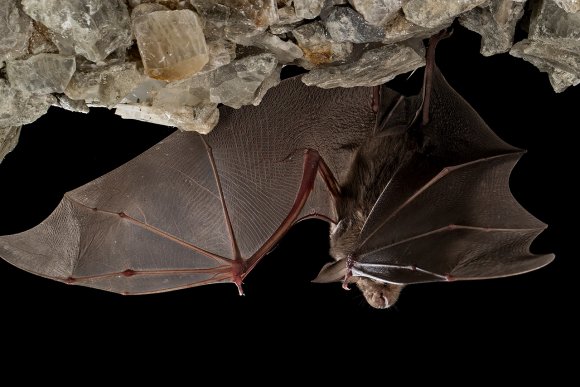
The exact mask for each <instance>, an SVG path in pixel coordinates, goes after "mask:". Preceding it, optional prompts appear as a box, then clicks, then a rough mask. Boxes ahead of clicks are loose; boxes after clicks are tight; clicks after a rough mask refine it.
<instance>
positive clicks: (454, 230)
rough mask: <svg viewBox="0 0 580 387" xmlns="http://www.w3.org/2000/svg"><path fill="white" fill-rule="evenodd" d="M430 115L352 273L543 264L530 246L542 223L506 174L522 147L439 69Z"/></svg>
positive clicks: (506, 271) (501, 269)
mask: <svg viewBox="0 0 580 387" xmlns="http://www.w3.org/2000/svg"><path fill="white" fill-rule="evenodd" d="M429 113H430V121H429V123H428V124H427V125H426V126H425V127H422V128H421V129H420V130H421V132H422V135H423V140H424V141H425V146H424V151H422V152H418V153H416V154H414V155H413V156H412V157H411V159H410V161H409V162H408V163H406V164H405V165H403V166H402V167H401V168H400V169H399V170H398V171H397V173H396V174H395V175H394V177H393V178H392V179H391V181H390V182H389V183H388V184H387V186H386V187H385V188H384V190H383V192H382V193H381V196H380V198H379V200H378V201H377V202H376V204H375V205H374V208H373V210H372V212H371V213H370V215H369V217H368V219H367V221H366V223H365V225H364V227H363V229H362V232H361V234H360V239H359V241H360V245H359V248H358V249H357V250H356V251H355V253H354V260H353V262H352V273H353V275H362V276H367V277H371V278H375V279H379V280H382V281H388V282H393V283H401V284H406V283H415V282H427V281H442V280H452V279H477V278H490V277H502V276H509V275H514V274H518V273H522V272H526V271H530V270H534V269H537V268H539V267H541V266H544V265H546V264H547V263H549V262H550V261H551V260H552V259H553V255H551V254H550V255H532V254H531V253H530V252H529V246H530V244H531V242H532V241H533V240H534V238H535V237H536V236H537V235H538V234H539V233H540V232H541V231H542V230H543V229H544V228H545V225H544V224H543V223H541V222H540V221H539V220H537V219H536V218H534V217H533V216H532V215H530V214H529V213H528V212H527V211H526V210H525V209H524V208H522V207H521V206H520V205H519V204H518V203H517V201H516V200H515V198H514V197H513V196H512V195H511V193H510V190H509V176H510V173H511V170H512V168H513V167H514V165H515V164H516V162H517V161H518V160H519V158H520V157H521V155H522V153H523V152H522V151H521V150H519V149H517V148H514V147H512V146H510V145H508V144H506V143H505V142H503V141H502V140H501V139H499V138H498V137H497V136H496V135H495V134H494V133H493V132H492V131H491V130H490V129H489V127H488V126H487V125H486V124H485V123H484V122H483V120H482V119H481V118H480V117H479V115H478V114H477V113H476V112H475V111H474V110H473V109H472V108H471V107H470V106H469V104H468V103H467V102H466V101H465V100H464V99H463V98H462V97H461V96H459V95H458V94H457V93H456V92H455V91H454V90H453V89H452V88H451V87H450V86H449V84H448V83H447V82H446V80H445V79H444V78H443V76H442V75H441V73H440V72H439V71H438V70H435V72H434V79H433V87H432V94H431V105H430V112H429Z"/></svg>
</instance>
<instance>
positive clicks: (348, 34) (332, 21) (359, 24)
mask: <svg viewBox="0 0 580 387" xmlns="http://www.w3.org/2000/svg"><path fill="white" fill-rule="evenodd" d="M324 23H325V26H326V29H327V30H328V32H329V33H330V36H331V37H332V39H333V40H334V41H336V42H339V43H340V42H352V43H369V42H380V41H382V40H383V39H384V37H385V32H384V29H383V28H382V27H378V26H374V25H372V24H369V23H368V22H367V21H366V20H365V19H364V18H363V17H362V15H361V14H359V13H357V12H356V11H355V10H353V9H352V8H349V7H334V8H333V9H332V10H331V11H330V12H329V14H328V17H327V18H326V20H325V22H324Z"/></svg>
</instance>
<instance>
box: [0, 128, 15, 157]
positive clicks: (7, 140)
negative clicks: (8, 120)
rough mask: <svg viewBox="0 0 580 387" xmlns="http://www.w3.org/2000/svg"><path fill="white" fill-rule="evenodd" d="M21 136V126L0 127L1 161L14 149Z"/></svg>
mask: <svg viewBox="0 0 580 387" xmlns="http://www.w3.org/2000/svg"><path fill="white" fill-rule="evenodd" d="M18 137H20V126H9V127H7V128H2V127H0V163H1V162H2V160H4V157H6V155H7V154H8V153H10V152H12V151H13V150H14V147H16V144H17V143H18Z"/></svg>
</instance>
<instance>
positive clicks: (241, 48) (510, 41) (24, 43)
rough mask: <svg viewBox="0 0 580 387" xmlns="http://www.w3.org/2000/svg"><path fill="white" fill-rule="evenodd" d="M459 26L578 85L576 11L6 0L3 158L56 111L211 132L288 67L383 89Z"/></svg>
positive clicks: (534, 5)
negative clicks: (30, 127) (522, 33)
mask: <svg viewBox="0 0 580 387" xmlns="http://www.w3.org/2000/svg"><path fill="white" fill-rule="evenodd" d="M455 19H458V20H459V22H460V23H461V24H462V25H464V26H465V27H467V28H469V29H471V30H473V31H475V32H477V33H478V34H480V35H481V37H482V40H481V53H482V54H483V55H486V56H488V55H495V54H498V53H504V52H508V51H509V52H510V54H511V55H513V56H517V57H521V58H523V59H525V60H527V61H529V62H531V63H533V64H534V65H536V66H537V67H538V68H539V69H540V70H541V71H545V72H547V73H548V76H549V80H550V82H551V83H552V85H553V87H554V89H555V90H556V91H563V90H564V89H566V88H567V87H569V86H571V85H576V84H578V83H580V0H534V1H530V2H526V0H457V1H442V0H83V1H78V0H51V1H46V0H2V6H1V7H0V158H1V157H3V155H5V154H6V153H7V150H8V149H11V148H12V147H13V146H14V143H15V142H16V139H17V137H18V136H17V135H15V133H18V129H16V128H19V127H20V126H22V125H25V124H27V123H30V122H32V121H34V120H36V119H37V118H38V117H40V116H41V115H43V114H45V113H46V112H47V110H48V108H49V107H50V106H57V107H61V108H64V109H68V110H71V111H75V112H83V113H86V112H88V110H89V108H90V107H92V106H99V107H107V108H110V109H116V113H117V114H119V115H121V116H122V117H124V118H130V119H138V120H143V121H148V122H153V123H157V124H162V125H170V126H175V127H177V128H179V129H181V130H196V131H199V132H202V133H207V132H209V131H210V130H211V129H212V128H213V127H214V126H215V125H216V123H217V121H218V118H219V111H218V109H217V106H218V105H219V104H224V105H227V106H231V107H233V108H240V107H241V106H244V105H248V104H254V105H256V104H258V103H260V101H261V99H262V97H263V96H264V94H265V93H266V92H267V90H268V89H269V88H271V87H274V86H275V85H277V84H278V83H279V81H280V70H281V68H282V67H283V66H285V65H289V64H290V65H296V66H301V67H303V68H305V69H306V70H310V72H309V73H308V74H306V75H305V76H304V77H303V78H302V79H303V81H304V82H305V83H307V84H309V85H316V86H318V87H325V88H328V87H352V86H360V85H366V86H370V85H376V84H380V83H383V82H387V81H388V80H389V79H391V78H393V77H394V76H396V75H397V74H401V73H405V72H409V71H412V70H415V69H416V68H418V67H420V66H423V65H424V59H423V55H424V51H423V48H422V46H421V43H420V39H424V38H428V37H429V36H431V35H433V34H435V33H437V32H439V31H440V30H441V29H443V28H446V27H448V26H450V25H451V23H452V22H453V21H454V20H455ZM520 20H525V21H526V22H522V23H521V24H522V25H527V24H526V23H527V21H528V20H529V28H528V31H529V33H528V36H527V38H526V39H523V40H521V41H519V42H516V43H515V44H514V35H515V31H516V30H517V28H519V27H518V26H519V22H520Z"/></svg>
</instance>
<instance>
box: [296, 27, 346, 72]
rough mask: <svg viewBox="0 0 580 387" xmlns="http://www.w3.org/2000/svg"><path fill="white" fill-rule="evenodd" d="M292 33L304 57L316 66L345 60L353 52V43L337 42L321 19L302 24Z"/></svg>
mask: <svg viewBox="0 0 580 387" xmlns="http://www.w3.org/2000/svg"><path fill="white" fill-rule="evenodd" d="M292 34H293V35H294V38H295V39H296V42H297V43H298V46H299V47H300V48H301V49H302V51H303V52H304V59H305V60H306V61H308V62H309V64H310V65H313V66H315V67H316V66H321V65H327V64H330V63H335V62H343V61H345V60H346V59H347V58H348V57H349V56H350V55H351V53H352V49H353V44H352V43H350V42H342V43H338V42H335V41H334V40H332V39H331V37H330V34H329V33H328V31H327V30H326V28H325V27H324V24H323V23H322V22H319V21H316V22H312V23H308V24H305V25H303V26H300V27H298V28H296V29H295V30H294V31H292ZM309 67H311V66H309Z"/></svg>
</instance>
